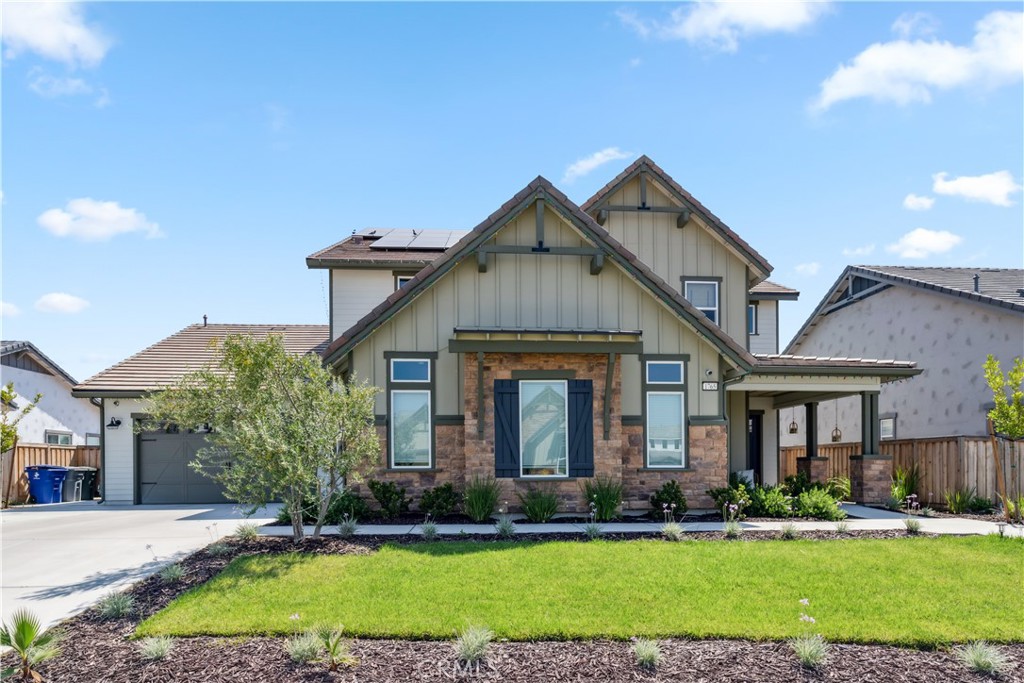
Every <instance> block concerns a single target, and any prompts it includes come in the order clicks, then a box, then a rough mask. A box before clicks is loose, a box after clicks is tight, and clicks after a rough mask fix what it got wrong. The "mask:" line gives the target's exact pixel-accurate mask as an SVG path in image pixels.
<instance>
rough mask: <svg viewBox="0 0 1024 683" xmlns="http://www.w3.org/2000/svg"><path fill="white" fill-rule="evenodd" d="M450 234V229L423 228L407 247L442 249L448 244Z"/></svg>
mask: <svg viewBox="0 0 1024 683" xmlns="http://www.w3.org/2000/svg"><path fill="white" fill-rule="evenodd" d="M448 234H449V231H448V230H421V231H420V232H419V233H417V235H416V237H415V238H413V240H412V242H410V243H409V246H408V247H407V248H408V249H423V250H434V251H442V250H443V249H444V248H445V246H447V244H448Z"/></svg>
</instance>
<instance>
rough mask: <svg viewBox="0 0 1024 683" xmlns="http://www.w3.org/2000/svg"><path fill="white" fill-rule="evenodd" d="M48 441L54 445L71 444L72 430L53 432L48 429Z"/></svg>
mask: <svg viewBox="0 0 1024 683" xmlns="http://www.w3.org/2000/svg"><path fill="white" fill-rule="evenodd" d="M46 443H48V444H51V445H53V446H70V445H71V432H51V431H49V430H47V431H46Z"/></svg>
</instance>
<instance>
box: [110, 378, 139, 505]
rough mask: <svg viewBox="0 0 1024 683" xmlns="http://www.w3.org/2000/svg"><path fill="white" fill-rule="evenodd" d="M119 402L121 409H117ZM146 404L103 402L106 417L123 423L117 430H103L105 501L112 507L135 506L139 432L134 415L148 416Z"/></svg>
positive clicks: (127, 400) (128, 400)
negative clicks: (116, 504)
mask: <svg viewBox="0 0 1024 683" xmlns="http://www.w3.org/2000/svg"><path fill="white" fill-rule="evenodd" d="M114 401H117V403H118V405H114ZM146 405H147V404H146V402H145V401H144V400H143V399H138V398H118V399H110V398H105V399H103V417H104V419H105V420H106V421H107V422H108V423H109V422H110V420H111V418H117V419H118V420H120V421H121V426H120V427H118V428H117V429H107V428H106V426H105V425H104V427H103V450H104V453H103V461H102V467H103V468H104V469H103V481H104V485H103V496H104V497H103V500H104V502H108V503H133V502H135V429H134V421H133V420H132V414H140V413H145V412H146V411H147V408H146Z"/></svg>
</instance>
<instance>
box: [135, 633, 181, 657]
mask: <svg viewBox="0 0 1024 683" xmlns="http://www.w3.org/2000/svg"><path fill="white" fill-rule="evenodd" d="M173 647H174V639H173V638H171V637H170V636H150V637H149V638H143V639H142V640H140V641H139V654H140V655H142V658H143V659H149V660H153V661H156V660H160V659H165V658H166V657H167V655H169V654H171V649H172V648H173Z"/></svg>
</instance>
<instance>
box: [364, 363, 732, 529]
mask: <svg viewBox="0 0 1024 683" xmlns="http://www.w3.org/2000/svg"><path fill="white" fill-rule="evenodd" d="M607 364H608V356H607V354H539V353H488V354H486V355H485V356H484V366H483V369H484V407H485V410H484V411H483V420H484V438H483V439H480V438H478V435H477V424H478V420H479V419H481V418H480V411H479V409H478V407H477V359H476V354H472V353H467V354H464V366H463V375H464V387H463V395H464V396H465V414H464V420H465V422H464V424H463V425H437V426H436V427H435V439H436V441H435V454H434V458H435V467H434V468H433V469H431V470H414V471H408V470H388V469H387V430H386V428H385V427H383V426H378V427H377V432H378V434H379V435H380V440H381V458H380V462H379V463H378V464H377V465H376V466H375V467H373V468H371V470H370V471H369V472H367V474H366V478H373V479H382V480H386V481H392V482H395V483H396V484H398V485H399V486H404V487H405V488H406V495H407V496H410V497H412V499H413V509H416V506H417V505H418V503H419V499H420V496H421V495H422V493H423V491H424V489H428V488H431V487H433V486H437V485H439V484H444V483H445V482H449V481H450V482H452V483H453V484H454V485H455V487H456V488H458V489H463V488H465V485H466V484H467V483H469V482H470V481H472V479H473V478H474V477H488V476H494V409H493V405H494V380H496V379H512V373H513V371H515V370H572V371H575V373H576V379H589V380H591V381H593V383H594V473H595V475H597V476H601V477H608V478H610V479H612V480H614V481H618V482H621V483H622V484H623V488H624V490H623V508H624V509H627V510H630V509H632V510H644V509H647V507H648V506H649V505H650V503H649V498H650V495H651V494H652V493H653V492H654V491H655V490H656V489H657V488H659V487H660V486H661V485H662V484H663V483H664V482H666V481H668V480H670V479H675V480H677V481H678V482H679V484H680V487H681V488H682V489H683V492H684V493H685V495H686V499H687V502H688V503H689V506H690V507H691V508H710V507H712V502H711V499H710V498H709V497H708V496H707V495H706V494H705V491H706V490H707V489H709V488H716V487H719V486H725V485H726V483H727V481H728V448H727V439H726V426H725V425H724V424H721V425H701V426H691V427H690V428H689V437H690V440H689V454H688V455H689V462H690V467H688V468H687V469H686V470H675V471H672V470H649V469H645V468H644V448H643V427H642V426H639V425H635V426H628V427H623V426H622V410H621V403H620V397H621V391H620V389H621V381H622V379H621V373H620V368H621V363H619V362H616V364H615V369H614V373H613V375H612V403H611V406H610V428H609V435H608V437H609V438H608V439H607V440H606V439H604V424H603V420H604V397H605V381H606V378H607V372H608V365H607ZM498 481H499V482H501V484H502V487H503V489H504V495H503V496H502V502H503V503H507V504H508V506H509V508H510V509H512V510H516V509H518V508H519V499H518V497H517V495H516V494H517V493H521V492H523V491H525V490H526V489H527V488H529V487H531V486H535V485H541V486H548V487H551V488H552V489H553V490H554V491H555V492H556V493H557V495H558V497H559V499H560V511H563V512H573V511H575V512H585V511H586V509H587V505H586V502H585V501H584V500H583V495H582V494H581V492H580V484H581V482H582V480H581V479H577V478H573V479H560V480H535V479H506V478H502V479H499V480H498ZM354 488H355V489H356V490H357V491H358V492H359V493H360V495H363V496H364V497H367V498H368V499H369V502H370V505H371V507H377V506H376V502H375V501H373V500H372V496H370V495H369V491H368V490H367V488H366V486H365V485H360V484H356V485H355V486H354Z"/></svg>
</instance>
